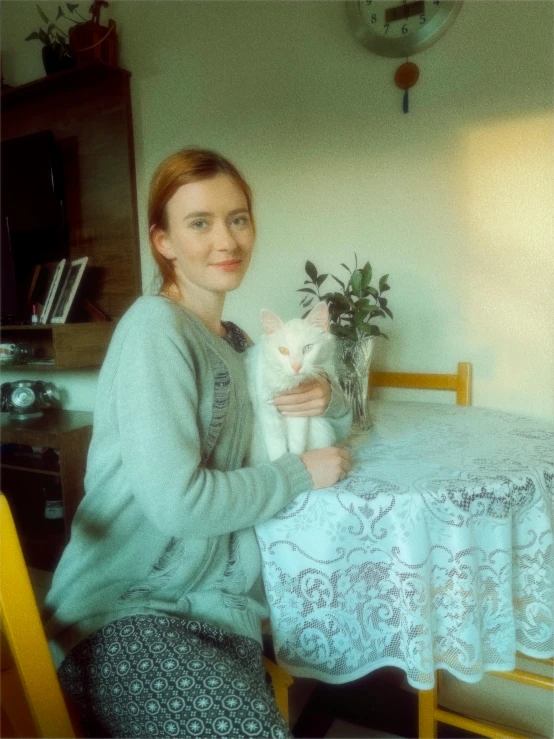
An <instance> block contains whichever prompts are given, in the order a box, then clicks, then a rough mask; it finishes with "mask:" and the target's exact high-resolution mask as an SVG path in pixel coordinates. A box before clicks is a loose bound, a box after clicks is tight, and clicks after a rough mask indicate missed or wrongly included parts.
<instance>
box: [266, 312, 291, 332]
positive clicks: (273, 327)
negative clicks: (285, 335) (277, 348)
mask: <svg viewBox="0 0 554 739" xmlns="http://www.w3.org/2000/svg"><path fill="white" fill-rule="evenodd" d="M284 325H285V324H284V323H283V321H282V320H281V319H280V318H279V316H276V315H275V313H272V312H271V311H270V310H265V309H264V310H263V311H262V326H263V327H264V331H265V332H266V334H274V333H275V332H276V331H279V329H280V328H283V326H284Z"/></svg>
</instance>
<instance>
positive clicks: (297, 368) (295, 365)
mask: <svg viewBox="0 0 554 739" xmlns="http://www.w3.org/2000/svg"><path fill="white" fill-rule="evenodd" d="M290 366H291V367H292V369H293V370H294V373H295V374H296V375H297V374H298V373H299V372H300V370H301V369H302V362H291V363H290Z"/></svg>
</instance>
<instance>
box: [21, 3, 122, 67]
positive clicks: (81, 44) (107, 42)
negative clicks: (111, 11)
mask: <svg viewBox="0 0 554 739" xmlns="http://www.w3.org/2000/svg"><path fill="white" fill-rule="evenodd" d="M108 6H109V3H108V2H107V0H94V2H93V3H92V5H91V6H90V8H89V13H90V14H91V18H90V19H89V20H87V19H86V18H83V16H82V15H81V14H80V13H79V11H78V10H77V8H78V7H79V6H78V5H77V4H76V3H65V10H64V8H63V7H62V6H61V5H58V12H57V15H56V20H55V21H51V20H50V19H49V18H48V16H47V15H46V13H45V12H44V11H43V10H42V8H40V7H39V6H38V5H37V10H38V13H39V15H40V17H41V19H42V21H43V22H44V24H45V27H43V26H40V27H39V30H38V31H33V33H30V34H29V35H28V36H27V38H26V39H25V41H34V40H37V41H41V42H42V45H43V46H42V61H43V64H44V69H45V71H46V74H54V73H55V72H60V71H61V70H62V69H69V68H71V67H74V66H75V64H77V63H79V64H86V63H88V62H92V61H95V60H97V59H100V60H102V61H105V62H107V63H108V64H115V62H116V56H117V33H116V32H115V22H114V21H109V23H108V26H107V27H106V26H102V25H100V12H101V10H102V8H107V7H108ZM62 22H63V23H64V25H65V26H66V28H65V29H64V28H62V26H61V25H60V24H61V23H62ZM68 24H69V25H68Z"/></svg>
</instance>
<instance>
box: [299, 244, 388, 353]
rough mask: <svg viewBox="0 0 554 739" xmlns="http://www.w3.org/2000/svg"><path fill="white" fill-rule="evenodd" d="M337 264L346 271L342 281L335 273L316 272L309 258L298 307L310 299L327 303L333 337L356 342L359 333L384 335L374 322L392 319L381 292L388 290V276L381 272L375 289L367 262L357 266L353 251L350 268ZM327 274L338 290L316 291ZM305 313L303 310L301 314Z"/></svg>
mask: <svg viewBox="0 0 554 739" xmlns="http://www.w3.org/2000/svg"><path fill="white" fill-rule="evenodd" d="M341 267H344V269H345V270H346V271H347V272H348V274H349V278H348V282H343V281H342V280H340V279H339V278H338V277H336V276H335V275H329V274H321V275H320V274H319V273H318V271H317V268H316V266H315V265H314V264H313V262H310V261H309V260H308V261H307V262H306V264H305V266H304V269H305V271H306V274H307V275H308V277H309V278H310V279H309V280H304V285H309V286H310V287H301V288H300V289H299V290H298V292H301V293H307V294H306V295H304V296H303V298H302V300H301V303H300V304H301V306H302V307H304V308H307V307H308V306H310V305H311V304H312V302H313V300H314V298H317V299H318V300H323V301H325V302H326V303H327V305H328V306H329V322H330V330H331V333H333V334H335V336H342V337H344V338H348V339H352V340H353V341H356V340H358V339H360V338H362V337H363V336H384V337H385V338H388V336H387V335H386V334H384V333H383V332H382V331H381V330H380V328H379V326H377V325H376V324H375V323H374V321H375V319H381V318H385V319H386V318H387V316H388V317H389V318H392V313H391V311H390V309H389V308H388V306H387V299H386V298H384V297H382V293H383V292H385V291H386V290H390V287H389V285H388V278H389V276H388V275H383V277H381V279H380V280H379V287H378V289H377V288H375V287H373V286H372V285H371V280H372V277H373V270H372V268H371V264H370V263H369V262H366V263H365V265H364V266H363V267H360V268H359V267H358V256H357V254H354V269H351V268H350V267H349V266H348V265H347V264H344V263H342V264H341ZM328 277H332V278H333V280H335V282H336V283H337V284H338V285H340V287H341V290H342V292H338V291H336V292H327V293H324V294H323V295H322V294H321V293H320V287H321V286H322V285H323V283H324V282H325V280H326V279H327V278H328ZM307 314H308V313H307V312H306V313H305V314H304V315H303V316H302V317H303V318H305V316H306V315H307Z"/></svg>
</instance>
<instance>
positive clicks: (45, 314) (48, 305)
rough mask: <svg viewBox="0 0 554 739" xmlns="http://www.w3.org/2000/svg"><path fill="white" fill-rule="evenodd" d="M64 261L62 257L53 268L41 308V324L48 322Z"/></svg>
mask: <svg viewBox="0 0 554 739" xmlns="http://www.w3.org/2000/svg"><path fill="white" fill-rule="evenodd" d="M66 261H67V260H66V259H62V260H61V261H59V262H58V264H57V265H56V267H55V269H54V274H53V276H52V280H51V282H50V287H49V288H48V294H47V296H46V300H45V302H44V308H43V309H42V313H41V315H40V322H41V323H42V324H44V323H48V319H49V317H50V315H51V313H52V308H53V306H54V299H55V297H56V294H57V292H58V287H59V285H60V280H61V276H62V273H63V271H64V267H65V263H66Z"/></svg>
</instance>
